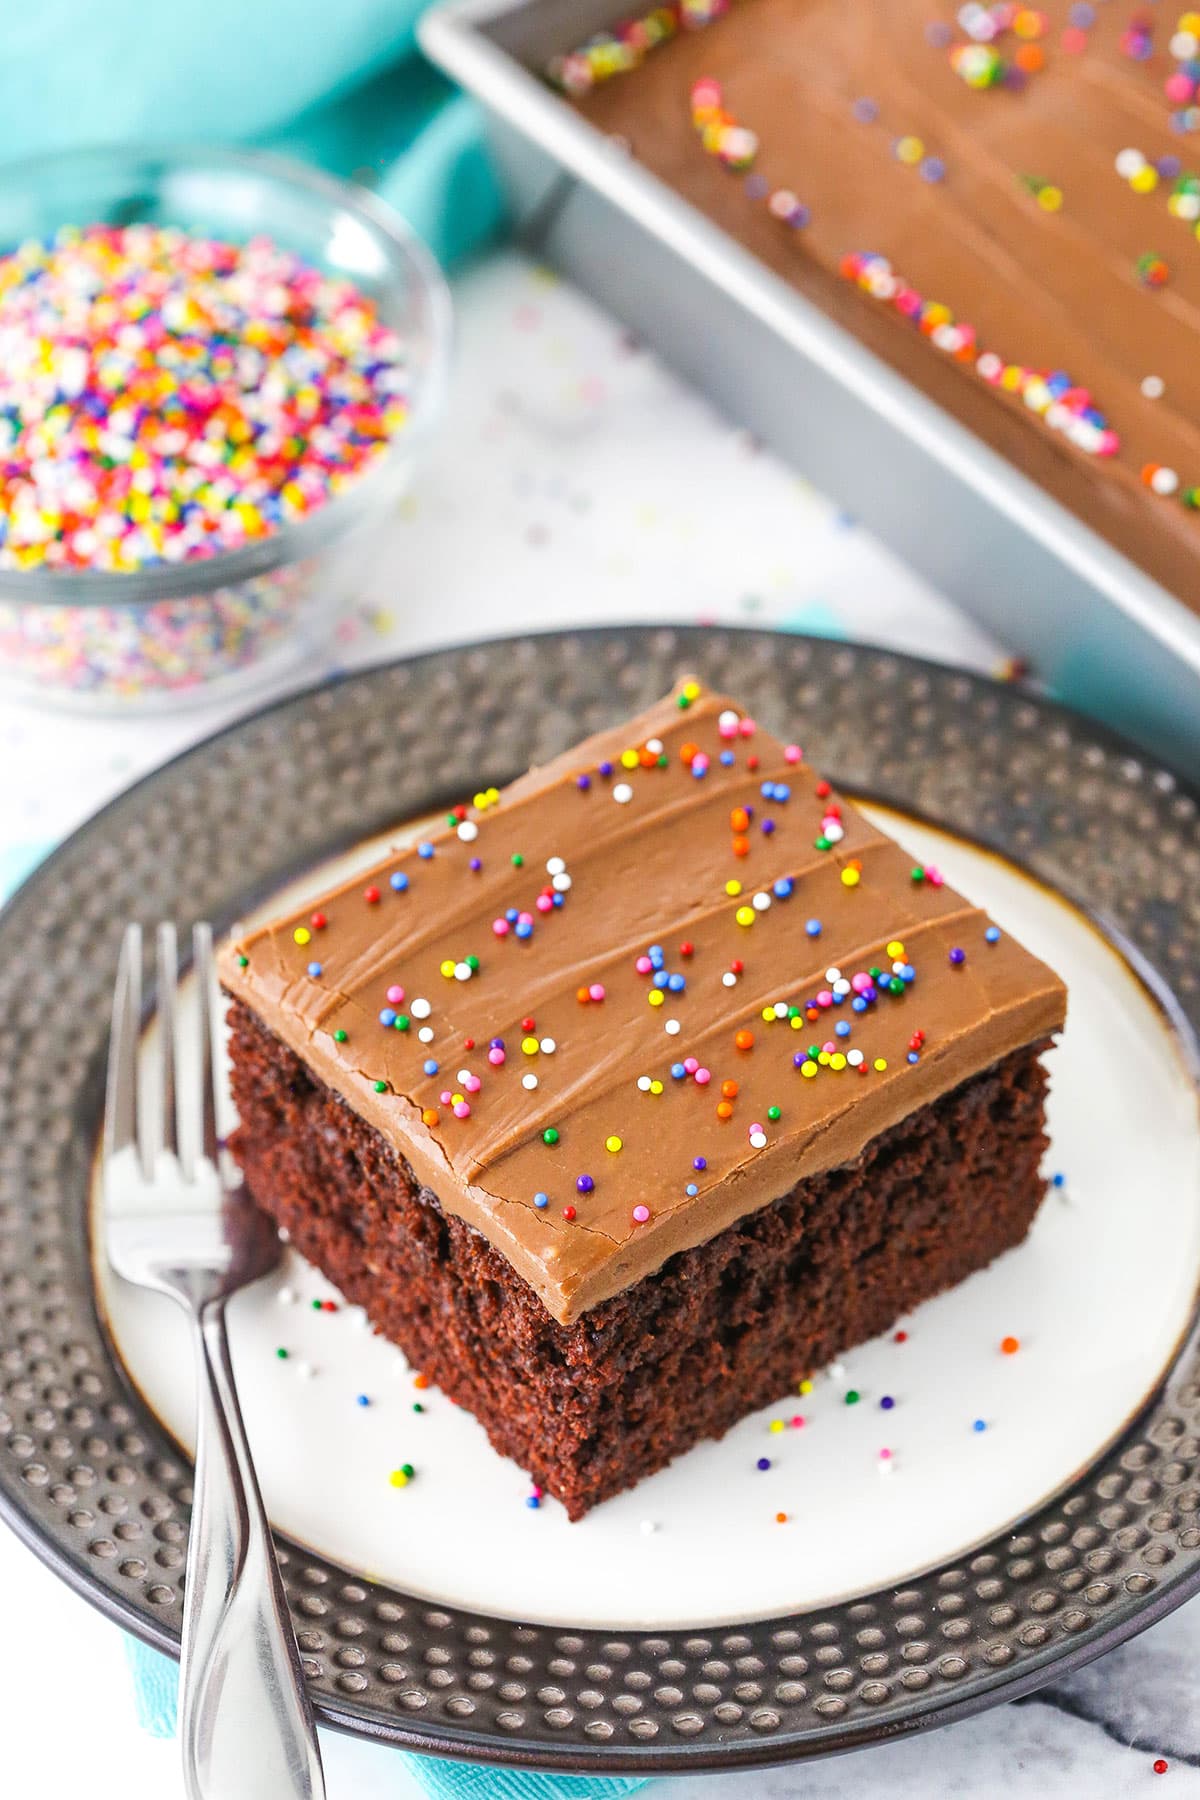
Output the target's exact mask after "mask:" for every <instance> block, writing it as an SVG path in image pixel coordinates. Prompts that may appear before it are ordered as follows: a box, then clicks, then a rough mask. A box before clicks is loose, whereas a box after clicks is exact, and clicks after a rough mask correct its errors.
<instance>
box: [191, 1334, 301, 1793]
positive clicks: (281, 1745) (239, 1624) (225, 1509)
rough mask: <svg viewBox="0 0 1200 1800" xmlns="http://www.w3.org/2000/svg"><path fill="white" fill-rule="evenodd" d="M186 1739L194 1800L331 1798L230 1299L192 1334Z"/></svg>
mask: <svg viewBox="0 0 1200 1800" xmlns="http://www.w3.org/2000/svg"><path fill="white" fill-rule="evenodd" d="M196 1370H197V1384H196V1385H197V1437H196V1479H195V1495H194V1500H193V1506H192V1524H191V1533H190V1536H189V1541H188V1561H187V1583H186V1587H185V1592H184V1613H183V1661H182V1669H181V1673H180V1724H179V1736H180V1743H181V1746H182V1750H183V1773H184V1786H185V1789H186V1792H187V1796H188V1800H262V1797H263V1796H264V1795H266V1794H269V1795H271V1797H272V1800H324V1795H325V1781H324V1776H323V1774H322V1771H321V1753H320V1750H319V1748H318V1745H317V1732H316V1726H315V1724H314V1722H313V1715H312V1707H311V1705H310V1704H309V1698H308V1692H307V1689H306V1687H305V1682H304V1675H303V1672H302V1670H301V1667H300V1652H299V1649H298V1648H297V1644H296V1638H295V1633H294V1632H293V1630H292V1624H291V1618H290V1616H289V1614H288V1608H287V1600H286V1598H285V1596H284V1591H283V1582H282V1580H281V1578H280V1574H279V1565H278V1563H277V1562H276V1560H275V1549H274V1545H273V1543H272V1541H271V1528H270V1526H269V1524H268V1523H267V1516H266V1512H265V1510H264V1508H263V1502H262V1495H261V1494H260V1492H259V1488H258V1481H257V1478H256V1476H255V1473H254V1464H253V1461H252V1459H251V1456H250V1447H249V1444H248V1442H247V1439H246V1427H245V1424H244V1422H243V1419H242V1411H241V1407H240V1406H239V1404H238V1397H237V1387H236V1385H235V1383H234V1377H233V1365H232V1362H231V1361H230V1356H229V1339H228V1336H227V1333H226V1330H225V1303H224V1301H223V1300H216V1301H213V1302H211V1303H210V1304H209V1305H207V1306H206V1307H204V1309H203V1310H202V1312H201V1313H200V1317H199V1320H198V1322H197V1330H196Z"/></svg>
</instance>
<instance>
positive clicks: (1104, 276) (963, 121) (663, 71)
mask: <svg viewBox="0 0 1200 1800" xmlns="http://www.w3.org/2000/svg"><path fill="white" fill-rule="evenodd" d="M620 10H621V9H620V8H619V7H618V8H615V9H614V17H615V16H616V15H617V13H618V12H619V11H620ZM1133 10H1134V9H1131V7H1130V6H1128V5H1117V4H1109V5H1103V4H1097V5H1096V6H1095V7H1094V8H1093V9H1092V13H1093V22H1092V24H1091V26H1090V27H1089V28H1088V30H1087V31H1086V32H1082V33H1078V32H1077V38H1076V42H1077V43H1078V41H1079V39H1082V45H1081V47H1078V48H1076V49H1074V50H1070V49H1067V48H1064V40H1063V28H1064V27H1068V28H1069V21H1070V19H1071V17H1072V16H1073V15H1075V16H1078V8H1077V7H1073V6H1072V5H1070V4H1069V3H1068V0H1046V4H1045V5H1043V6H1042V7H1040V8H1039V9H1038V11H1039V12H1040V13H1042V14H1043V15H1044V16H1045V18H1046V20H1047V23H1048V29H1047V31H1046V33H1045V35H1044V36H1043V37H1042V38H1041V39H1039V40H1038V42H1037V44H1036V46H1034V47H1035V48H1036V49H1038V50H1040V51H1041V52H1042V54H1043V55H1044V58H1045V67H1044V68H1043V69H1042V70H1041V71H1040V72H1036V73H1033V74H1031V75H1030V76H1029V77H1028V79H1027V80H1026V82H1025V85H1024V87H1023V88H1022V89H1021V90H1020V91H1011V90H1009V89H1005V88H988V89H986V90H983V91H980V90H976V89H973V88H971V87H969V86H967V85H966V83H965V82H964V81H962V80H961V79H960V78H959V76H958V75H957V74H956V73H955V72H954V69H953V68H952V67H951V64H950V59H949V54H948V47H947V46H946V45H945V44H935V43H931V42H930V41H929V39H928V37H927V30H928V28H929V27H930V26H931V24H934V23H935V22H936V23H940V24H941V25H942V26H943V27H944V29H945V30H946V31H948V32H949V33H950V35H951V38H952V39H953V41H954V42H956V43H960V44H961V43H966V42H967V39H966V36H965V34H964V32H963V31H962V30H961V29H960V28H959V27H958V25H957V23H956V15H957V12H958V8H957V7H956V6H955V5H953V4H947V3H946V0H735V4H734V5H733V6H732V7H731V9H730V11H729V12H728V13H727V14H726V15H725V16H723V17H721V18H719V19H718V20H717V21H716V22H715V23H713V24H712V25H710V26H708V27H706V28H705V29H703V30H699V31H685V32H683V33H681V34H680V35H679V36H678V37H677V38H675V39H674V40H672V41H671V42H670V43H667V44H665V45H664V46H662V47H661V48H659V49H656V50H654V51H653V52H652V53H651V54H650V55H649V56H647V57H646V59H645V61H644V62H643V63H642V64H641V65H640V66H639V67H637V68H636V69H634V70H632V71H630V72H629V73H628V74H624V75H620V76H618V77H616V78H614V79H612V80H609V81H607V82H604V83H603V84H602V85H601V86H599V87H597V88H596V89H595V90H594V91H593V92H591V93H590V94H588V95H587V96H586V97H585V98H584V99H583V100H582V101H580V102H578V105H579V109H580V110H581V111H582V112H583V113H584V114H585V116H586V117H587V118H589V119H590V120H591V121H592V123H593V124H595V125H596V126H598V127H599V128H600V129H601V130H602V131H604V132H606V133H610V134H613V135H616V136H619V137H621V138H622V139H624V140H625V141H626V142H627V143H628V145H629V146H630V149H631V151H632V153H633V155H634V156H635V157H636V158H637V159H638V160H639V161H640V162H642V163H643V164H644V165H645V166H646V167H647V168H648V169H650V170H651V171H652V172H653V173H654V174H656V175H658V176H660V177H661V178H662V179H663V180H664V181H666V182H668V183H669V184H670V186H672V187H673V188H675V189H676V190H677V191H678V192H679V193H681V194H682V195H684V196H685V198H687V199H688V200H690V201H691V202H692V203H693V204H694V205H696V206H697V207H698V208H699V209H700V210H701V211H702V212H704V213H706V214H707V215H708V216H709V217H710V218H712V219H713V220H715V221H716V223H717V224H719V225H721V226H723V227H724V229H725V230H726V231H728V232H729V233H730V234H731V235H732V236H733V237H735V238H737V239H739V240H740V241H741V242H742V243H743V244H744V245H746V246H747V247H748V248H749V249H751V250H752V251H754V252H755V254H756V255H757V256H758V257H760V258H761V259H762V260H763V261H764V262H766V263H767V264H768V265H769V266H770V267H771V268H772V269H774V270H776V271H777V272H778V273H779V274H781V275H782V276H784V277H785V278H786V279H787V280H788V281H789V282H791V283H792V284H793V285H794V286H796V287H798V288H799V289H801V290H802V291H803V292H804V293H805V294H806V295H808V297H809V298H810V299H812V300H813V301H815V303H816V304H817V305H818V306H820V307H821V309H822V310H823V311H825V312H827V313H829V314H830V315H832V316H833V317H834V318H836V319H837V320H838V321H839V322H840V323H842V324H843V325H845V326H846V327H847V329H848V330H850V331H851V332H853V333H854V335H855V336H857V337H858V338H860V339H861V340H862V341H863V342H864V343H865V344H867V345H868V346H869V347H870V348H871V349H872V350H874V351H875V352H876V353H877V354H878V355H879V356H881V357H882V358H883V359H884V360H885V361H886V362H888V363H890V364H891V365H892V366H893V367H894V368H896V369H898V370H899V371H900V372H901V373H902V374H903V375H905V376H907V377H908V378H909V379H910V380H911V381H912V382H914V383H915V384H916V385H917V386H918V387H920V388H922V389H923V390H924V391H925V392H926V393H927V394H929V395H930V397H931V398H933V399H934V400H936V401H938V402H939V403H940V404H941V405H942V406H944V407H945V408H946V409H947V410H948V411H949V412H951V413H953V414H955V415H957V416H958V417H959V418H960V419H961V420H962V421H963V422H964V423H965V424H967V425H968V426H970V427H971V429H972V430H973V431H975V432H976V433H977V434H978V435H979V436H980V437H982V438H983V439H985V440H986V441H987V442H988V443H989V444H991V445H992V447H993V448H995V449H996V450H998V451H1000V452H1001V453H1002V454H1003V455H1005V456H1007V457H1008V458H1009V459H1010V460H1011V461H1012V462H1013V463H1015V464H1016V466H1017V467H1018V468H1019V469H1021V470H1022V471H1023V472H1024V473H1025V474H1027V475H1029V476H1030V477H1031V478H1032V479H1033V480H1035V481H1037V482H1039V483H1040V484H1041V485H1042V486H1043V487H1045V488H1046V489H1047V490H1048V491H1049V492H1050V493H1052V494H1053V495H1054V496H1055V497H1056V498H1057V499H1058V500H1060V501H1061V502H1062V503H1063V504H1064V505H1066V506H1067V507H1069V508H1070V509H1071V510H1072V511H1073V512H1075V513H1076V514H1077V515H1078V516H1079V517H1081V518H1082V519H1083V520H1084V521H1085V522H1086V523H1087V524H1088V525H1090V526H1092V527H1093V529H1095V530H1096V531H1098V532H1099V533H1101V535H1102V536H1104V537H1105V538H1107V539H1108V540H1109V542H1111V543H1112V544H1114V545H1115V546H1116V547H1117V548H1118V549H1120V550H1122V551H1124V552H1125V553H1126V554H1127V555H1128V556H1130V557H1131V558H1133V560H1135V561H1136V562H1138V563H1140V564H1141V565H1142V566H1143V567H1144V568H1145V569H1147V570H1148V571H1149V572H1150V573H1151V574H1152V575H1154V576H1156V577H1157V578H1158V579H1159V580H1160V581H1162V582H1163V583H1164V584H1165V585H1166V586H1167V587H1169V588H1171V589H1172V591H1173V592H1174V593H1176V594H1177V595H1178V596H1179V598H1180V599H1181V600H1183V601H1184V602H1185V603H1186V604H1187V605H1189V606H1191V607H1193V608H1196V607H1200V512H1198V511H1195V510H1189V509H1188V508H1187V507H1186V506H1184V505H1183V504H1182V502H1181V501H1180V499H1179V493H1182V492H1183V490H1184V489H1186V488H1187V487H1189V486H1200V243H1198V242H1197V239H1196V236H1195V226H1194V225H1193V224H1192V223H1191V222H1189V221H1188V220H1186V219H1183V218H1179V217H1173V216H1172V215H1171V214H1170V213H1169V211H1168V207H1167V202H1168V198H1169V197H1170V196H1171V194H1172V191H1173V188H1174V185H1175V177H1174V176H1173V175H1170V174H1167V175H1163V176H1162V177H1161V178H1160V179H1159V180H1158V184H1157V186H1156V188H1155V189H1154V191H1153V192H1151V193H1139V192H1137V191H1135V190H1134V188H1133V187H1131V185H1130V183H1129V182H1128V181H1127V180H1125V179H1123V178H1122V177H1121V175H1119V174H1118V173H1117V170H1116V168H1115V162H1116V158H1117V156H1118V155H1119V153H1120V152H1121V151H1122V150H1125V149H1130V148H1132V149H1136V150H1140V151H1141V152H1142V153H1143V155H1144V156H1145V157H1146V158H1147V159H1148V161H1150V162H1151V163H1159V162H1162V163H1163V166H1164V167H1166V168H1168V169H1169V168H1171V167H1172V166H1181V168H1182V172H1183V173H1185V174H1186V173H1187V172H1189V171H1192V172H1197V171H1200V131H1192V132H1190V133H1189V132H1180V131H1179V130H1178V129H1175V128H1172V125H1171V118H1172V115H1173V113H1175V114H1178V113H1180V112H1181V111H1183V110H1186V109H1182V108H1180V107H1179V106H1174V107H1173V105H1172V103H1171V101H1170V100H1169V99H1168V98H1167V96H1166V94H1165V92H1164V86H1165V83H1166V82H1167V81H1168V80H1169V79H1170V78H1171V76H1172V75H1177V74H1178V72H1179V70H1180V68H1181V64H1180V63H1179V61H1177V60H1176V58H1175V57H1174V56H1173V55H1172V54H1171V51H1170V43H1171V39H1172V33H1173V31H1174V29H1175V21H1176V19H1177V18H1178V16H1179V14H1180V13H1181V12H1182V11H1183V10H1184V9H1183V8H1182V6H1176V5H1173V4H1171V3H1170V0H1164V3H1163V5H1162V6H1161V7H1155V8H1153V9H1142V13H1141V16H1142V17H1143V18H1145V19H1146V20H1147V21H1148V22H1149V25H1150V27H1151V33H1150V37H1149V39H1148V53H1147V54H1146V55H1145V56H1144V58H1143V59H1142V60H1138V59H1137V58H1135V57H1133V56H1131V55H1130V54H1129V53H1128V50H1127V49H1123V48H1122V43H1123V40H1126V39H1127V34H1128V32H1129V28H1130V21H1131V12H1132V11H1133ZM1067 41H1068V42H1070V41H1071V40H1070V38H1068V40H1067ZM1022 47H1023V46H1022V40H1020V39H1019V38H1018V37H1017V36H1016V35H1015V34H1014V33H1012V32H1009V33H1008V34H1006V35H1005V36H1004V37H1003V38H1002V39H1001V40H999V41H998V43H997V46H996V48H997V50H998V51H999V52H1000V53H1002V54H1003V55H1004V56H1005V57H1006V58H1008V59H1009V60H1012V59H1013V57H1014V56H1015V54H1016V53H1017V51H1018V50H1019V49H1021V48H1022ZM1024 48H1025V49H1026V50H1027V49H1028V48H1029V46H1028V45H1024ZM705 77H713V78H715V79H716V80H717V81H719V82H720V84H721V89H722V102H723V105H724V106H725V108H726V109H727V110H728V111H729V112H730V113H731V114H732V115H734V116H735V117H736V119H737V120H738V122H739V123H740V124H741V125H743V126H745V127H747V128H748V129H750V130H752V131H753V132H755V133H756V135H757V137H758V139H759V150H758V154H757V157H756V159H755V161H754V165H753V170H752V179H753V180H754V181H755V182H762V183H764V184H765V188H766V191H767V192H769V191H772V190H775V189H787V190H790V191H791V192H793V193H794V194H795V195H796V196H797V197H798V199H799V200H800V201H801V202H803V204H804V205H805V206H807V207H808V208H809V211H810V213H811V219H810V222H809V224H808V225H807V226H806V227H805V228H804V229H803V230H795V229H793V228H792V227H791V226H789V225H787V224H785V223H784V222H782V221H781V220H779V219H777V218H774V217H772V215H771V213H770V212H769V210H768V207H767V204H766V202H765V199H763V198H759V199H757V200H755V199H753V198H752V197H751V196H750V194H748V192H747V186H746V183H747V176H746V175H745V174H744V173H740V174H739V173H734V172H732V171H730V170H729V169H727V168H725V167H724V166H723V165H722V163H721V162H720V161H719V160H718V159H717V158H716V157H715V156H712V155H708V154H706V153H705V151H704V149H703V148H702V146H701V143H700V140H699V137H698V135H697V132H696V130H695V129H694V127H693V124H692V119H691V108H690V102H689V96H690V92H691V88H692V84H693V83H694V82H695V81H697V80H699V79H702V78H705ZM861 101H871V102H873V103H874V105H875V107H876V108H877V116H876V117H875V118H874V119H873V120H871V121H870V122H860V120H859V119H857V118H856V117H855V113H854V107H855V103H856V102H861ZM904 137H912V138H917V139H919V140H920V141H921V145H922V147H923V150H924V153H925V155H926V157H928V158H934V159H936V160H937V161H939V162H940V163H941V164H942V165H943V166H944V176H943V178H942V179H941V180H940V181H933V182H931V181H928V180H925V179H922V176H921V174H920V173H919V171H918V169H917V168H916V167H912V166H908V165H906V164H905V163H904V162H903V161H901V160H899V159H898V157H897V155H896V145H897V143H898V141H899V140H900V139H901V138H904ZM1167 158H1174V159H1176V160H1175V165H1171V164H1169V163H1167V162H1165V160H1164V159H1167ZM1038 184H1050V185H1053V186H1054V187H1057V188H1058V189H1059V190H1060V192H1061V195H1062V204H1061V208H1060V209H1059V210H1058V211H1056V212H1048V211H1046V210H1044V209H1043V207H1042V206H1041V205H1040V204H1039V202H1038V199H1037V195H1036V192H1035V191H1034V189H1035V187H1036V186H1037V185H1038ZM862 252H872V253H875V254H877V255H880V256H884V257H886V258H888V259H889V261H890V262H891V264H892V266H893V268H894V270H895V271H896V273H897V275H899V276H900V277H902V278H903V280H904V281H905V282H906V283H907V284H910V285H911V286H912V287H913V288H915V289H916V290H917V291H918V292H919V293H920V294H921V295H922V296H923V297H924V298H925V299H926V300H931V301H937V302H940V303H942V304H944V305H945V306H947V307H949V308H950V310H951V312H952V313H953V314H954V316H955V318H956V319H957V320H958V321H960V322H967V323H969V324H971V325H973V326H974V327H975V328H976V331H977V333H978V338H979V347H980V348H981V349H988V350H992V351H994V352H996V353H998V354H999V355H1001V356H1002V357H1003V358H1004V359H1005V360H1006V361H1008V362H1011V363H1019V364H1023V365H1025V366H1026V367H1028V368H1032V369H1038V370H1063V371H1065V372H1066V373H1067V374H1068V375H1069V376H1070V377H1071V380H1072V381H1073V382H1074V383H1075V384H1077V385H1078V386H1080V387H1083V388H1086V389H1088V390H1089V391H1090V393H1091V395H1092V397H1093V400H1094V403H1095V405H1096V406H1098V407H1099V408H1100V409H1101V410H1102V411H1103V413H1104V414H1105V415H1106V417H1107V418H1108V420H1109V421H1110V423H1111V424H1112V426H1113V428H1114V429H1115V430H1116V431H1117V433H1118V434H1119V436H1120V439H1121V447H1120V451H1119V453H1118V454H1117V455H1116V456H1115V457H1113V458H1111V459H1103V458H1099V457H1096V456H1092V455H1088V454H1085V453H1084V452H1082V451H1080V450H1078V449H1074V448H1072V447H1070V446H1069V445H1068V444H1067V443H1066V442H1065V441H1064V439H1063V437H1062V435H1061V434H1060V433H1059V432H1056V431H1054V430H1051V429H1050V428H1049V427H1048V426H1047V425H1046V424H1045V423H1044V422H1043V421H1042V420H1041V419H1039V418H1037V417H1035V416H1033V415H1032V414H1031V413H1030V412H1029V411H1028V410H1027V409H1026V407H1025V405H1024V403H1023V402H1022V400H1021V399H1020V398H1018V397H1016V396H1014V395H1011V394H1007V393H1005V392H1003V391H1002V390H1001V389H999V388H997V387H993V386H989V385H988V384H987V383H986V382H985V381H983V380H982V379H981V378H980V376H979V375H978V374H976V372H975V370H974V367H973V359H969V360H968V361H967V362H965V363H962V362H956V361H955V360H954V358H953V357H951V356H948V355H946V354H945V353H943V352H942V351H940V350H938V349H936V348H934V347H932V346H931V344H930V343H929V341H928V339H927V338H926V337H924V336H922V334H921V333H920V332H919V331H918V330H917V329H916V327H915V326H914V325H913V324H912V323H911V322H910V321H909V320H907V319H906V318H904V317H903V316H902V315H901V314H900V313H898V312H897V311H895V310H894V308H893V307H891V306H890V305H885V304H882V303H880V302H879V301H877V300H874V299H872V298H869V297H868V296H867V295H865V294H863V293H862V292H860V291H859V290H858V289H857V288H856V287H855V286H854V285H853V284H852V283H850V282H848V281H846V280H844V279H842V278H840V276H839V274H838V267H839V264H840V262H841V260H842V258H843V257H845V256H847V255H849V254H854V253H862ZM1147 254H1153V255H1157V256H1159V257H1161V258H1162V259H1163V260H1164V261H1165V262H1166V264H1167V265H1168V268H1169V277H1168V279H1167V281H1166V284H1165V285H1164V286H1162V287H1160V288H1150V287H1148V286H1146V285H1145V284H1144V283H1143V280H1142V279H1141V278H1140V277H1139V273H1138V269H1137V264H1138V262H1139V259H1140V258H1142V257H1143V256H1145V255H1147ZM631 279H636V272H635V273H634V274H633V275H632V276H631ZM1152 376H1156V377H1158V378H1159V380H1160V381H1161V382H1162V384H1163V391H1162V393H1161V395H1160V397H1158V398H1150V397H1148V396H1147V395H1146V394H1144V393H1143V391H1142V382H1143V381H1144V380H1145V379H1146V378H1147V377H1152ZM1155 464H1157V465H1163V466H1165V467H1168V468H1170V469H1172V470H1173V471H1175V473H1176V474H1177V476H1178V479H1179V489H1178V490H1177V492H1176V494H1175V496H1174V497H1172V498H1161V497H1159V496H1158V495H1157V494H1156V493H1154V492H1152V491H1151V489H1150V488H1149V487H1148V486H1147V485H1146V483H1145V481H1144V479H1143V469H1144V468H1146V467H1147V466H1148V465H1155ZM936 524H937V521H936V517H934V518H931V520H930V528H931V529H936ZM1013 598H1014V604H1015V605H1018V604H1024V605H1035V604H1036V596H1030V595H1025V596H1021V595H1014V597H1013Z"/></svg>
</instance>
